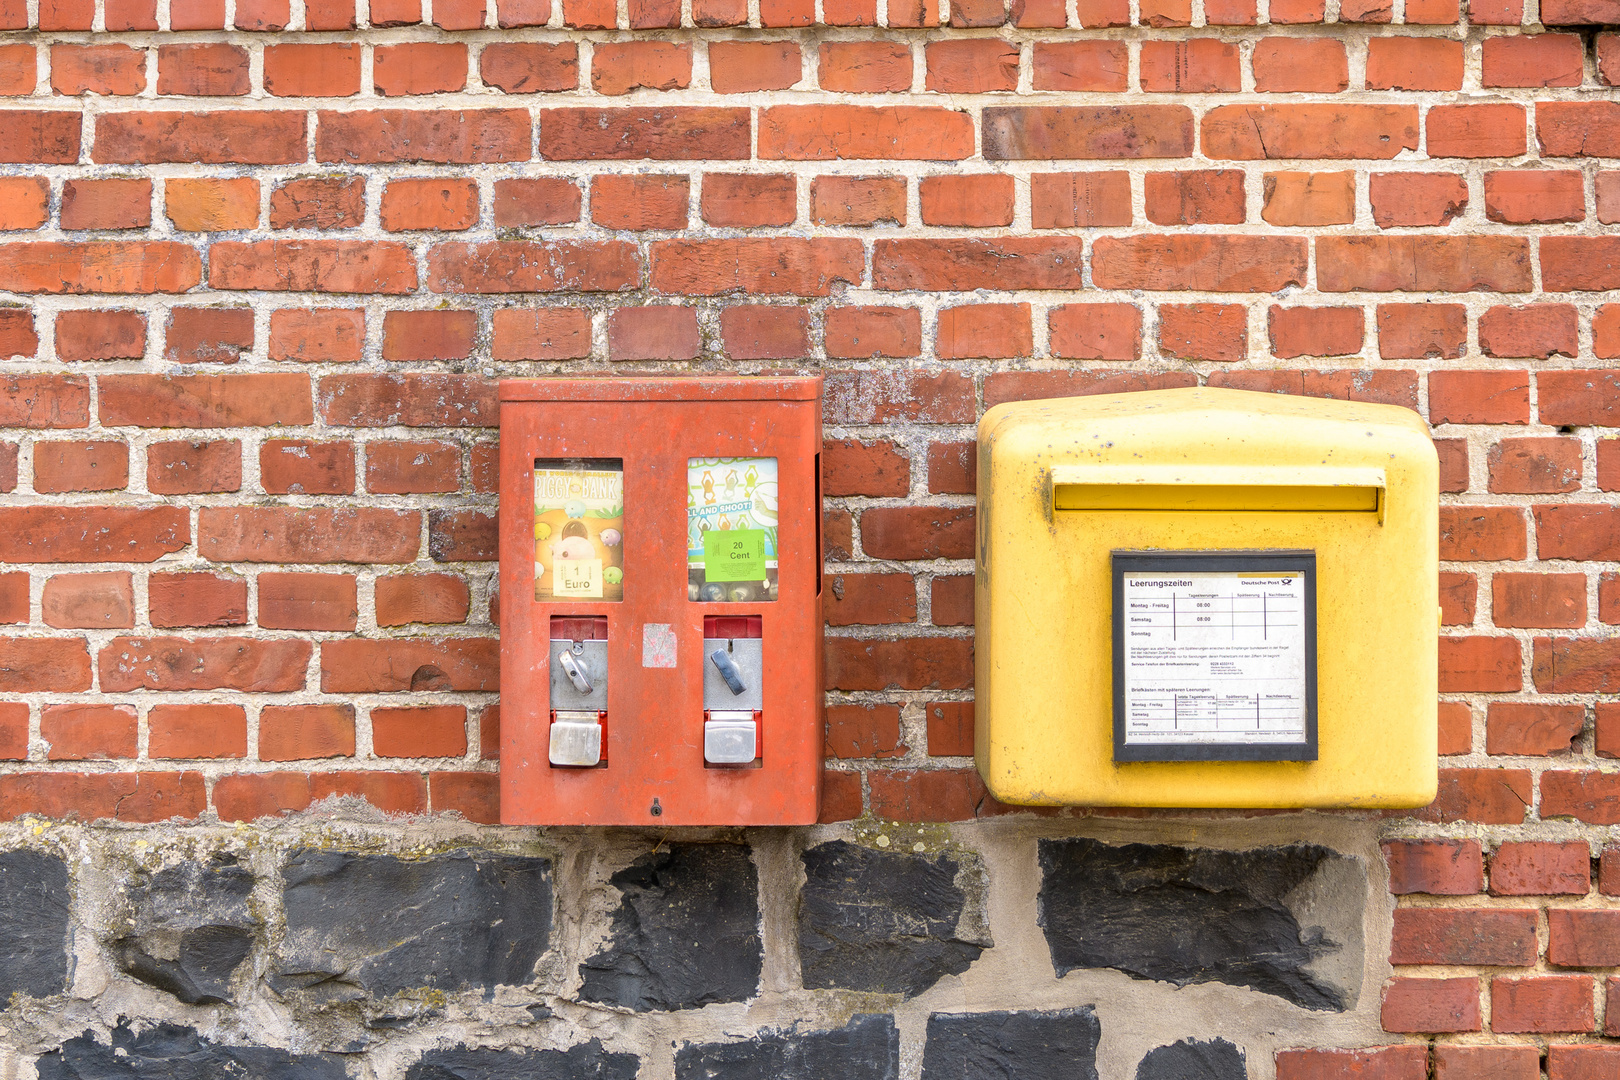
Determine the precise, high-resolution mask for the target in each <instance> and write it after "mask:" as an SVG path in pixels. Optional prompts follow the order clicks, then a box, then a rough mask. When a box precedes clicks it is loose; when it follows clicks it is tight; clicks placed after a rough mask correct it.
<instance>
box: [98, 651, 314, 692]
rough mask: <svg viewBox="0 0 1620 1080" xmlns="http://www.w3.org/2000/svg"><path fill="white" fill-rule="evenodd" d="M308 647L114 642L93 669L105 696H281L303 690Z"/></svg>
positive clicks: (101, 655)
mask: <svg viewBox="0 0 1620 1080" xmlns="http://www.w3.org/2000/svg"><path fill="white" fill-rule="evenodd" d="M309 655H310V644H309V642H307V641H288V640H278V641H261V640H257V639H254V638H245V637H210V638H179V637H116V638H113V639H112V641H111V642H109V643H108V644H107V645H105V646H103V647H102V649H101V652H100V653H99V654H98V656H97V666H98V669H99V674H100V679H101V689H102V690H103V691H104V692H111V693H125V692H128V691H131V690H143V689H144V690H241V691H244V692H247V693H268V694H273V693H285V692H287V691H292V690H302V689H303V688H304V672H305V670H306V669H307V668H308V666H309Z"/></svg>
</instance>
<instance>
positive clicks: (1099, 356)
mask: <svg viewBox="0 0 1620 1080" xmlns="http://www.w3.org/2000/svg"><path fill="white" fill-rule="evenodd" d="M1048 330H1049V333H1050V341H1051V348H1052V355H1054V356H1061V357H1069V358H1074V359H1080V360H1135V359H1137V358H1138V357H1139V356H1140V355H1141V352H1142V313H1141V312H1140V311H1139V310H1137V308H1136V307H1135V306H1134V305H1132V304H1060V305H1058V306H1056V307H1054V308H1052V309H1051V311H1050V314H1049V315H1048Z"/></svg>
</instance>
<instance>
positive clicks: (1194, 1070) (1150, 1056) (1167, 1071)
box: [1136, 1039, 1249, 1080]
mask: <svg viewBox="0 0 1620 1080" xmlns="http://www.w3.org/2000/svg"><path fill="white" fill-rule="evenodd" d="M1248 1078H1249V1067H1248V1065H1247V1064H1246V1063H1245V1061H1244V1057H1243V1051H1242V1050H1240V1049H1238V1048H1237V1047H1236V1046H1233V1045H1232V1044H1231V1043H1229V1042H1227V1041H1226V1040H1225V1039H1211V1040H1210V1041H1209V1042H1199V1041H1198V1040H1197V1039H1182V1040H1181V1041H1180V1042H1176V1043H1171V1044H1170V1045H1169V1046H1161V1047H1159V1048H1157V1049H1155V1050H1149V1051H1148V1052H1147V1056H1146V1057H1144V1058H1142V1063H1141V1064H1140V1065H1138V1066H1137V1067H1136V1080H1248Z"/></svg>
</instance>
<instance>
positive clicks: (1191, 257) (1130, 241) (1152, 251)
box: [878, 236, 1321, 292]
mask: <svg viewBox="0 0 1620 1080" xmlns="http://www.w3.org/2000/svg"><path fill="white" fill-rule="evenodd" d="M899 242H900V241H888V243H899ZM883 243H885V241H881V240H880V241H878V244H879V245H881V244H883ZM1003 243H1008V244H1010V243H1012V241H1004V242H1003ZM1318 243H1319V244H1320V243H1321V241H1319V242H1318ZM1305 263H1306V252H1305V241H1304V240H1303V239H1300V238H1295V237H1273V236H1107V237H1103V238H1102V239H1100V240H1098V241H1096V242H1095V244H1093V246H1092V277H1093V279H1094V281H1095V283H1096V284H1097V286H1098V287H1099V288H1104V289H1151V290H1170V291H1175V290H1183V289H1190V290H1197V291H1201V292H1277V291H1280V290H1282V289H1283V288H1286V287H1287V286H1289V285H1299V284H1302V283H1303V282H1304V280H1305ZM925 287H926V286H925ZM1008 287H1018V286H1008ZM1033 287H1044V288H1051V287H1053V286H1051V285H1041V286H1033Z"/></svg>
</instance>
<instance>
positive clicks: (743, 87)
mask: <svg viewBox="0 0 1620 1080" xmlns="http://www.w3.org/2000/svg"><path fill="white" fill-rule="evenodd" d="M702 2H703V0H697V3H699V4H701V3H702ZM746 18H747V11H746V5H745V6H744V12H743V17H742V20H739V22H741V21H743V20H746ZM699 25H702V24H699ZM803 78H804V61H803V59H802V58H801V57H800V55H799V45H798V43H797V42H793V41H711V42H710V43H709V86H710V87H711V88H712V89H713V90H714V92H715V93H717V94H748V93H754V92H756V91H761V90H786V89H787V88H788V87H790V86H794V85H796V84H797V83H799V82H800V81H801V80H802V79H803Z"/></svg>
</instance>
